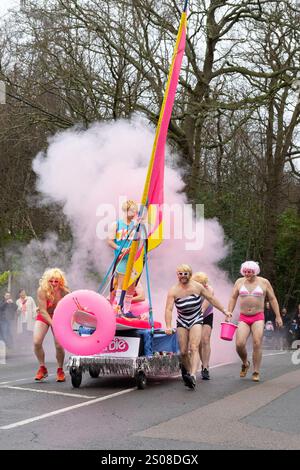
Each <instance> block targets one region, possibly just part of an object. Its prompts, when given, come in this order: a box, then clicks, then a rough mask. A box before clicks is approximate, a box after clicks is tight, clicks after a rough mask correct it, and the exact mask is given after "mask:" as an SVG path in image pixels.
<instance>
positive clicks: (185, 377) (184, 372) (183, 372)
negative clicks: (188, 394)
mask: <svg viewBox="0 0 300 470" xmlns="http://www.w3.org/2000/svg"><path fill="white" fill-rule="evenodd" d="M180 369H181V376H182V380H183V381H184V385H185V386H186V387H188V386H189V383H190V381H189V378H188V376H189V375H190V374H189V373H188V371H187V370H186V368H185V367H184V365H183V364H181V365H180Z"/></svg>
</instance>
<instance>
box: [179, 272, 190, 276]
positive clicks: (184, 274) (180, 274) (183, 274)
mask: <svg viewBox="0 0 300 470" xmlns="http://www.w3.org/2000/svg"><path fill="white" fill-rule="evenodd" d="M177 274H178V275H179V276H189V275H190V273H177Z"/></svg>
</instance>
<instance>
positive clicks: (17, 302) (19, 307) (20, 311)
mask: <svg viewBox="0 0 300 470" xmlns="http://www.w3.org/2000/svg"><path fill="white" fill-rule="evenodd" d="M16 306H17V314H18V315H21V313H22V306H21V301H20V300H19V299H18V300H16Z"/></svg>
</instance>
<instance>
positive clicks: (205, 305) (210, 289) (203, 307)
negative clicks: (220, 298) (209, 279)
mask: <svg viewBox="0 0 300 470" xmlns="http://www.w3.org/2000/svg"><path fill="white" fill-rule="evenodd" d="M206 289H207V290H208V291H209V292H210V293H211V294H212V295H214V290H213V288H212V287H211V286H207V288H206ZM209 305H210V303H209V302H208V300H206V299H205V300H204V301H203V304H202V311H203V312H205V311H206V310H207V309H208V307H209Z"/></svg>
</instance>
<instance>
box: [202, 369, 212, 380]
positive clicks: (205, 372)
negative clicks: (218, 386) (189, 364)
mask: <svg viewBox="0 0 300 470" xmlns="http://www.w3.org/2000/svg"><path fill="white" fill-rule="evenodd" d="M201 375H202V380H210V376H209V371H208V369H206V368H205V369H202V370H201Z"/></svg>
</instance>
